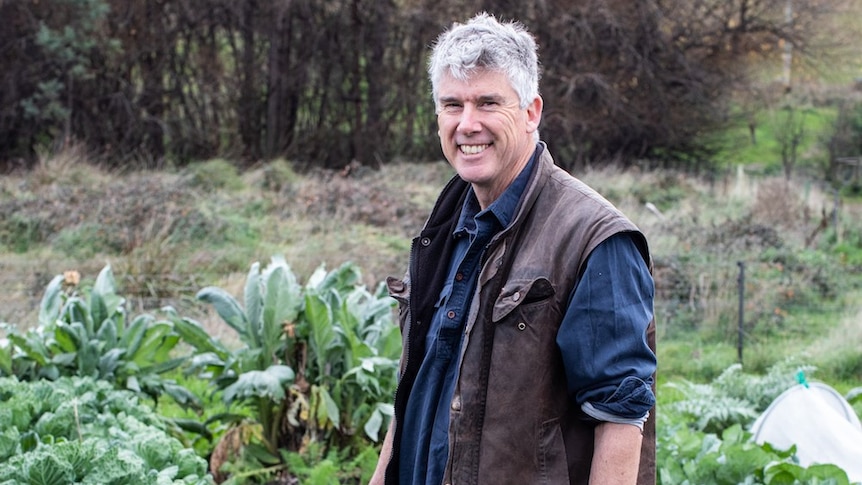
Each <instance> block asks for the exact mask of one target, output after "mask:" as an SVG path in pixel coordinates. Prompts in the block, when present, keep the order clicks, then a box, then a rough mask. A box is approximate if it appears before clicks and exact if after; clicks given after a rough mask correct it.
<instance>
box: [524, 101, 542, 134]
mask: <svg viewBox="0 0 862 485" xmlns="http://www.w3.org/2000/svg"><path fill="white" fill-rule="evenodd" d="M543 103H544V102H543V101H542V97H541V96H536V97H535V98H533V101H532V102H531V103H530V104H529V105H527V133H533V132H534V131H536V130H538V129H539V123H540V122H541V121H542V106H543V105H544V104H543Z"/></svg>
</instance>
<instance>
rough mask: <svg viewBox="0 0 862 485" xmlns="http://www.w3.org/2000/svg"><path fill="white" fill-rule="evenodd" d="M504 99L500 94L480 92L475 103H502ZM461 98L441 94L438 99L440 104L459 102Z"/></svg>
mask: <svg viewBox="0 0 862 485" xmlns="http://www.w3.org/2000/svg"><path fill="white" fill-rule="evenodd" d="M504 100H505V97H504V96H503V95H501V94H496V93H492V94H482V95H479V96H477V97H476V102H477V103H483V102H486V101H493V102H495V103H502V102H503V101H504ZM460 102H462V99H461V98H459V97H457V96H441V97H440V99H439V103H440V104H446V103H460Z"/></svg>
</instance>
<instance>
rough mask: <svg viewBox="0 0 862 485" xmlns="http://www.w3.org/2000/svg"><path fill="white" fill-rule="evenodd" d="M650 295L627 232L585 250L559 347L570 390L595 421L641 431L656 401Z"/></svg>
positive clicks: (643, 268)
mask: <svg viewBox="0 0 862 485" xmlns="http://www.w3.org/2000/svg"><path fill="white" fill-rule="evenodd" d="M654 295H655V286H654V283H653V279H652V276H651V275H650V272H649V269H648V267H647V264H646V262H645V261H644V259H643V257H642V256H641V254H640V252H639V251H638V248H637V246H636V245H635V243H634V241H633V240H632V237H631V235H629V234H627V233H620V234H617V235H615V236H613V237H611V238H608V239H607V240H605V241H604V242H602V243H601V244H600V245H599V246H598V247H597V248H596V249H595V250H593V252H592V253H591V254H590V257H589V259H588V261H587V265H586V269H585V270H584V274H583V276H582V277H581V280H580V282H579V283H578V286H577V287H576V288H575V291H574V294H573V295H572V298H571V301H570V303H569V308H568V309H567V311H566V315H565V317H564V318H563V322H562V324H561V326H560V329H559V332H558V334H557V345H558V346H559V348H560V351H561V353H562V357H563V363H564V366H565V370H566V376H567V379H568V386H569V395H570V396H572V398H573V399H574V400H575V402H577V404H578V405H579V406H581V409H582V410H583V411H584V412H585V413H586V414H588V415H589V416H591V417H592V418H594V419H597V420H599V421H609V422H615V423H629V424H633V425H635V426H638V427H640V428H641V429H642V428H643V423H644V421H646V418H647V416H648V415H649V410H650V409H651V408H652V407H653V405H654V404H655V394H654V393H653V391H652V380H653V375H654V374H655V370H656V356H655V353H653V351H652V350H651V349H650V348H649V345H648V343H647V326H648V325H649V323H650V321H652V318H653V298H654Z"/></svg>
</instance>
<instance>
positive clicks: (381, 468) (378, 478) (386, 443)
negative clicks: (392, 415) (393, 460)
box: [368, 420, 395, 485]
mask: <svg viewBox="0 0 862 485" xmlns="http://www.w3.org/2000/svg"><path fill="white" fill-rule="evenodd" d="M394 423H395V420H392V421H390V422H389V429H388V430H387V431H386V437H385V438H383V446H382V447H381V448H380V457H379V458H377V468H375V469H374V475H372V476H371V481H370V482H368V485H383V479H384V478H385V475H386V466H387V465H388V464H389V458H390V457H391V456H392V435H393V433H394V430H393V429H392V427H393V425H394Z"/></svg>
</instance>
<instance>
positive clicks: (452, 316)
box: [446, 310, 455, 318]
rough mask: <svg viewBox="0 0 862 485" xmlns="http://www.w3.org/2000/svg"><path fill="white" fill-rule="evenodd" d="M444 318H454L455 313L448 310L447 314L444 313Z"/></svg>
mask: <svg viewBox="0 0 862 485" xmlns="http://www.w3.org/2000/svg"><path fill="white" fill-rule="evenodd" d="M446 316H447V317H449V318H455V311H454V310H449V311H448V312H446Z"/></svg>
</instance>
